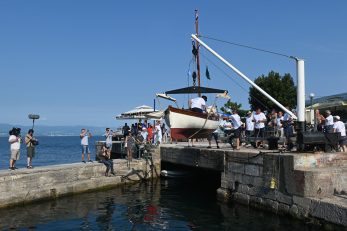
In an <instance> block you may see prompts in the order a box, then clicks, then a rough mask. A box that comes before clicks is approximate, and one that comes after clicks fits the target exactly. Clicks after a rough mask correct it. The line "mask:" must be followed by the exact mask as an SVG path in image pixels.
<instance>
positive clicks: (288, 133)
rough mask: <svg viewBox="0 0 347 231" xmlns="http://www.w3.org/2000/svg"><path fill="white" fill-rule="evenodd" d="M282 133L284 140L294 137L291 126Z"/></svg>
mask: <svg viewBox="0 0 347 231" xmlns="http://www.w3.org/2000/svg"><path fill="white" fill-rule="evenodd" d="M283 133H284V136H285V137H286V138H290V137H293V135H294V132H293V126H291V125H290V126H287V127H285V128H283Z"/></svg>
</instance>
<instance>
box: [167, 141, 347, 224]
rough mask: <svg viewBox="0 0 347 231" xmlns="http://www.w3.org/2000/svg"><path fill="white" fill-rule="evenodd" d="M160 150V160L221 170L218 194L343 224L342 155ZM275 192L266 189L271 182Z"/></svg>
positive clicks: (346, 162) (346, 206)
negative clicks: (273, 182)
mask: <svg viewBox="0 0 347 231" xmlns="http://www.w3.org/2000/svg"><path fill="white" fill-rule="evenodd" d="M262 151H263V153H261V152H259V150H255V149H242V150H240V151H232V150H230V149H206V148H201V147H200V148H191V147H182V146H172V145H171V146H170V145H167V146H162V147H161V159H162V161H166V162H169V163H174V164H181V165H185V166H191V167H199V168H205V169H213V170H216V171H220V172H221V187H220V188H219V189H218V195H219V197H220V198H221V199H222V200H235V201H237V202H240V203H244V204H247V205H250V206H253V207H258V208H263V209H268V210H271V211H273V212H275V213H283V214H290V215H292V216H295V217H298V218H305V219H307V218H309V219H313V220H314V221H318V220H325V221H328V222H332V223H335V224H340V225H345V226H347V200H346V197H345V198H344V199H341V198H342V197H340V196H343V195H345V194H346V192H347V155H346V154H344V153H330V154H329V153H321V154H313V153H275V152H272V151H268V152H266V150H262ZM272 179H274V181H275V188H273V189H271V187H270V183H271V180H272Z"/></svg>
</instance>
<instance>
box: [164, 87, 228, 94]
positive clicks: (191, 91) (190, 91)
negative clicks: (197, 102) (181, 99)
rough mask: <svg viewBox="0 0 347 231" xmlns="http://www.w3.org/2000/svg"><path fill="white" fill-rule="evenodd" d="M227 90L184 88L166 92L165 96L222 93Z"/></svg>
mask: <svg viewBox="0 0 347 231" xmlns="http://www.w3.org/2000/svg"><path fill="white" fill-rule="evenodd" d="M226 91H227V90H222V89H216V88H209V87H197V86H192V87H185V88H180V89H175V90H171V91H166V92H165V94H194V93H196V94H198V93H224V92H226Z"/></svg>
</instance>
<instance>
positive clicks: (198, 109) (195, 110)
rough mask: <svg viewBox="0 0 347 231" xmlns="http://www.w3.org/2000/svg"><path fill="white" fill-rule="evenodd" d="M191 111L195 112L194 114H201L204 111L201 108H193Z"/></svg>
mask: <svg viewBox="0 0 347 231" xmlns="http://www.w3.org/2000/svg"><path fill="white" fill-rule="evenodd" d="M190 110H191V111H194V112H200V113H202V112H203V110H202V109H201V108H197V107H193V108H192V109H190Z"/></svg>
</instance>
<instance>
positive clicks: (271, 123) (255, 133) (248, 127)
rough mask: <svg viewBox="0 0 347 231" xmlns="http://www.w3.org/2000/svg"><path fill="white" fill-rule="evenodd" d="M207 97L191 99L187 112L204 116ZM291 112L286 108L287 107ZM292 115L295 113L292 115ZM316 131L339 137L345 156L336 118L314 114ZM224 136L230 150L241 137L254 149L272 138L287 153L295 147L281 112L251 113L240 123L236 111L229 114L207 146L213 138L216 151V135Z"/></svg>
mask: <svg viewBox="0 0 347 231" xmlns="http://www.w3.org/2000/svg"><path fill="white" fill-rule="evenodd" d="M206 102H207V97H206V96H204V95H203V96H201V97H197V98H194V99H191V100H190V102H189V108H190V110H192V111H195V112H200V113H205V112H207V106H206ZM286 108H287V109H288V111H290V108H289V107H286ZM293 113H295V112H294V111H293ZM314 124H315V125H316V127H315V128H314V129H313V130H317V131H320V132H324V133H340V138H339V141H338V143H339V149H340V150H341V151H342V152H346V151H347V149H346V144H347V136H346V127H345V124H344V123H343V122H342V121H341V120H340V117H339V116H338V115H335V116H333V115H332V114H331V112H330V111H329V110H326V111H325V113H324V114H320V112H319V110H316V111H315V123H314ZM221 133H222V134H223V133H224V134H225V135H227V136H230V134H231V133H233V135H232V136H230V140H229V142H230V143H231V138H233V139H234V140H235V142H234V144H233V147H234V148H235V149H237V150H238V149H240V146H241V137H244V138H245V139H244V141H245V142H244V145H245V146H249V145H251V143H252V144H253V146H254V147H255V148H260V147H264V142H263V141H264V139H265V137H269V136H273V137H278V138H279V139H280V138H282V139H283V140H284V142H283V147H284V148H286V149H287V150H292V148H293V147H294V144H293V139H292V137H293V136H294V134H295V128H294V120H293V118H292V116H291V115H290V114H289V113H287V112H285V113H283V112H282V111H277V110H276V109H273V110H272V111H271V112H269V113H268V112H266V111H264V112H263V111H262V110H261V109H260V108H257V109H256V110H255V111H254V112H251V111H248V112H247V115H246V117H245V118H243V119H241V117H240V116H239V115H238V111H237V110H236V109H232V110H231V115H224V116H222V119H221V121H220V124H219V127H218V129H217V130H216V131H214V132H213V133H212V134H211V136H210V137H209V138H208V141H209V146H208V148H210V147H211V140H212V138H214V139H215V141H216V145H217V148H219V144H218V135H219V134H221Z"/></svg>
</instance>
